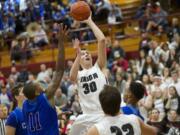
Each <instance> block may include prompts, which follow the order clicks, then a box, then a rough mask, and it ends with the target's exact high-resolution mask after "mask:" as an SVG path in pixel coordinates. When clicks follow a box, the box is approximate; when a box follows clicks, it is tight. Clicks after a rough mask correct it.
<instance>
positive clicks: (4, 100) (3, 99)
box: [0, 85, 12, 108]
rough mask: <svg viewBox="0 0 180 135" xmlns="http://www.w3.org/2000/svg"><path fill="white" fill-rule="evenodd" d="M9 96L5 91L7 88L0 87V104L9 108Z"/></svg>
mask: <svg viewBox="0 0 180 135" xmlns="http://www.w3.org/2000/svg"><path fill="white" fill-rule="evenodd" d="M11 100H12V98H11V95H10V93H9V92H8V91H7V88H6V87H5V85H2V86H1V93H0V103H1V104H4V105H6V106H8V107H9V108H10V107H11Z"/></svg>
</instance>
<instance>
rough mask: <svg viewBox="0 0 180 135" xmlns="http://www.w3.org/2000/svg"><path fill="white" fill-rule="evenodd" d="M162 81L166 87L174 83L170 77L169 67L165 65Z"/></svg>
mask: <svg viewBox="0 0 180 135" xmlns="http://www.w3.org/2000/svg"><path fill="white" fill-rule="evenodd" d="M162 83H163V84H164V85H165V87H169V86H170V84H171V83H172V79H171V77H170V71H169V68H167V67H165V68H164V70H163V72H162Z"/></svg>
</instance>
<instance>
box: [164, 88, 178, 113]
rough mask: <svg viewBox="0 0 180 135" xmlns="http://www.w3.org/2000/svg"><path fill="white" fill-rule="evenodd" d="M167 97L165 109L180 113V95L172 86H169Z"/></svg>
mask: <svg viewBox="0 0 180 135" xmlns="http://www.w3.org/2000/svg"><path fill="white" fill-rule="evenodd" d="M168 93H169V97H168V99H167V102H166V105H165V108H166V109H167V110H174V111H176V112H177V114H180V96H179V95H178V93H177V90H176V88H175V87H174V86H170V87H169V91H168Z"/></svg>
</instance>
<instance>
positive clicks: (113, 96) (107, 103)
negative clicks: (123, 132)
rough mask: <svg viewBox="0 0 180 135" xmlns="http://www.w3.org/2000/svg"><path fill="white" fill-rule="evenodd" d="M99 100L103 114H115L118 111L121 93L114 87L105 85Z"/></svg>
mask: <svg viewBox="0 0 180 135" xmlns="http://www.w3.org/2000/svg"><path fill="white" fill-rule="evenodd" d="M99 100H100V103H101V107H102V109H103V111H104V113H105V114H108V115H111V116H115V115H116V114H117V113H118V112H119V111H120V104H121V95H120V93H119V91H118V89H117V88H116V87H113V86H110V85H105V86H104V89H103V90H102V91H101V93H100V94H99Z"/></svg>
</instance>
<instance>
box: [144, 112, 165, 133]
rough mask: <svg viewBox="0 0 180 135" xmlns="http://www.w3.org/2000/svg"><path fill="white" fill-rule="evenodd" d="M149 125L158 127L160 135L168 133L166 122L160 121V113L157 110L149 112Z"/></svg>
mask: <svg viewBox="0 0 180 135" xmlns="http://www.w3.org/2000/svg"><path fill="white" fill-rule="evenodd" d="M147 124H149V125H151V126H154V127H157V128H158V129H159V133H158V135H164V134H165V133H166V130H167V128H166V121H164V120H162V119H160V112H159V110H158V109H156V108H153V109H152V110H151V111H150V112H149V120H148V121H147Z"/></svg>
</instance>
